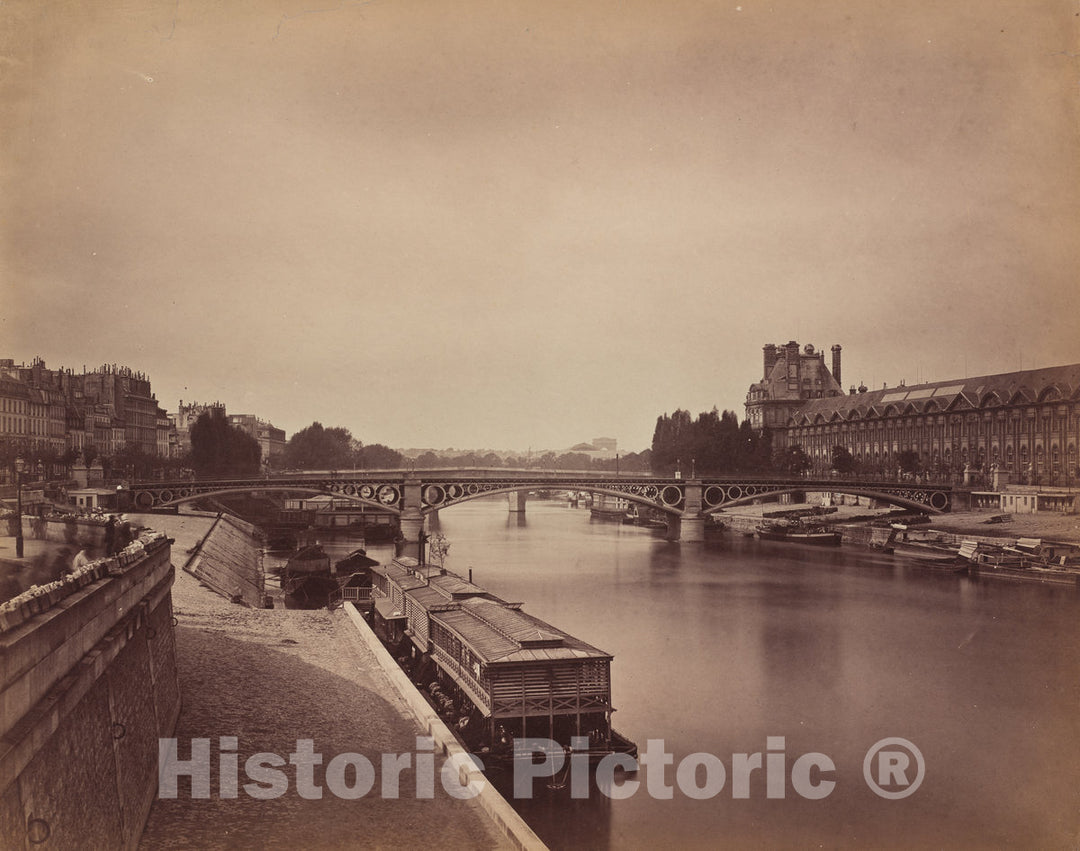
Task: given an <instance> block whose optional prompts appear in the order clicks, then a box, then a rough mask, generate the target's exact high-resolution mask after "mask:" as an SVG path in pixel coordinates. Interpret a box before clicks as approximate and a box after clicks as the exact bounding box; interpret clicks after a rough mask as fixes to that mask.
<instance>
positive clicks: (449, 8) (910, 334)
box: [0, 0, 1080, 451]
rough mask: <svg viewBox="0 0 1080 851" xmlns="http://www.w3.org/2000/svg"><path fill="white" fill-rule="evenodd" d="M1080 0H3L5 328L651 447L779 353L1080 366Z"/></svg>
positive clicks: (237, 391)
mask: <svg viewBox="0 0 1080 851" xmlns="http://www.w3.org/2000/svg"><path fill="white" fill-rule="evenodd" d="M1078 31H1080V4H1078V3H1077V2H1060V0H1048V1H1047V2H1040V0H1031V2H1016V0H1011V2H995V0H920V2H904V1H903V0H899V2H897V1H896V0H894V2H890V3H867V2H866V1H865V0H850V2H843V0H839V1H834V0H813V2H811V0H791V1H790V2H784V0H781V1H780V2H755V1H754V0H741V5H740V4H739V1H738V0H737V1H736V2H670V0H663V2H661V0H655V2H637V3H635V2H618V3H616V2H581V0H575V1H574V2H558V0H545V2H531V0H526V2H510V3H508V2H505V0H504V2H490V3H484V2H471V0H465V2H453V3H450V2H447V3H437V2H396V1H395V0H374V1H373V2H367V3H361V2H348V0H344V2H338V3H335V2H334V0H321V2H320V0H308V2H302V0H297V2H292V1H291V0H249V2H209V0H194V2H191V1H190V0H167V1H166V0H162V2H148V0H124V2H120V0H96V2H92V3H91V2H52V3H50V2H42V0H14V2H12V1H11V0H8V2H5V3H3V5H2V6H0V40H2V44H0V47H2V50H0V81H2V82H0V86H2V89H0V116H2V121H3V132H2V134H0V136H2V141H0V146H2V147H0V155H2V160H0V166H2V172H0V180H2V186H0V214H2V225H0V227H2V236H3V243H2V246H3V247H2V254H0V262H2V266H0V269H2V274H3V279H2V289H0V298H2V303H0V314H2V317H0V343H2V345H0V356H9V357H14V358H15V359H16V360H17V361H29V360H30V359H31V358H32V357H34V356H35V355H41V356H42V357H44V358H45V360H46V362H47V364H48V365H49V366H61V365H63V366H69V367H75V368H76V369H81V368H82V366H83V365H84V364H85V365H87V366H88V367H93V366H97V365H99V364H101V363H106V362H108V363H119V364H126V365H129V366H131V367H132V368H134V369H138V370H142V371H144V372H147V373H148V374H149V375H150V377H151V379H152V382H153V387H154V390H155V393H156V395H157V397H158V399H159V401H160V402H161V403H162V404H163V406H164V407H166V408H167V409H169V410H175V409H176V407H177V403H178V400H180V399H184V400H185V401H213V400H220V401H222V402H225V403H226V405H227V406H228V409H229V410H230V411H231V412H234V413H255V414H258V415H260V416H262V417H265V418H268V419H270V420H272V421H273V422H274V423H275V424H277V425H279V426H281V427H283V428H285V429H286V430H287V431H288V432H289V433H290V434H291V433H292V432H293V431H295V430H298V429H299V428H302V427H304V426H305V425H308V424H310V423H311V422H312V421H313V420H316V419H317V420H319V421H321V422H322V423H323V424H325V425H340V426H345V427H347V428H349V429H351V430H352V432H353V434H354V435H355V436H357V437H358V438H360V439H361V440H363V441H364V442H382V443H388V444H390V445H393V446H434V447H440V448H443V447H450V446H453V447H466V448H481V447H487V448H520V449H526V448H528V447H530V446H531V447H533V448H539V447H546V448H565V447H567V446H570V445H571V444H573V443H576V442H579V441H582V440H589V439H591V438H593V437H598V436H611V437H616V438H618V440H619V446H620V448H621V449H623V450H625V451H630V450H638V449H642V448H645V447H646V446H648V444H649V443H650V441H651V437H652V430H653V426H654V424H655V421H656V417H657V416H658V415H659V414H661V413H664V412H670V411H672V410H674V409H675V408H677V407H682V408H688V409H690V410H691V411H692V412H694V413H697V412H699V411H702V410H708V409H711V408H712V407H713V406H714V405H715V406H718V407H720V408H722V409H723V408H729V409H734V410H736V411H737V412H738V413H739V416H740V418H741V417H742V415H743V412H744V411H743V401H744V398H745V394H746V390H747V387H748V386H749V385H750V384H751V383H752V382H754V381H756V380H758V379H760V377H761V368H762V367H761V347H762V345H763V344H765V343H768V342H775V343H782V342H786V341H787V340H790V339H796V340H798V341H799V342H800V343H801V344H804V343H813V344H814V345H815V346H817V347H819V348H825V349H826V350H828V348H829V347H830V346H831V345H832V344H833V343H840V344H842V345H843V347H844V366H843V376H842V377H843V382H844V384H845V386H846V385H848V384H850V383H852V382H859V381H864V382H866V383H867V384H868V385H870V386H871V387H880V386H881V385H882V384H883V383H885V382H888V384H890V385H894V384H897V383H898V382H899V381H900V380H901V379H906V380H907V383H908V384H912V383H915V382H916V381H918V380H945V379H948V378H952V377H956V376H963V375H965V374H967V375H976V374H981V373H991V372H1001V371H1011V370H1015V369H1018V368H1020V367H1021V365H1022V366H1023V367H1025V368H1026V367H1035V366H1050V365H1055V364H1060V363H1072V362H1076V361H1080V288H1078V285H1077V284H1078V282H1077V270H1078V269H1080V143H1078V128H1080V110H1078V108H1077V96H1078V94H1080V87H1078V82H1077V81H1078V78H1080V61H1078V54H1080V45H1078V40H1077V34H1078Z"/></svg>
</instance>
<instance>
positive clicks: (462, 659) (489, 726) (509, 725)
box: [370, 557, 637, 758]
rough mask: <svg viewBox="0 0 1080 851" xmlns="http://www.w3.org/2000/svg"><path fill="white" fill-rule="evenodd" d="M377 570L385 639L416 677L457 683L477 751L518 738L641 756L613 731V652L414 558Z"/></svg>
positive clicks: (377, 605) (377, 616) (375, 595)
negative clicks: (577, 742)
mask: <svg viewBox="0 0 1080 851" xmlns="http://www.w3.org/2000/svg"><path fill="white" fill-rule="evenodd" d="M370 571H371V575H372V623H373V626H374V628H375V630H376V632H377V634H379V636H380V637H381V638H382V639H383V641H384V642H385V643H386V644H388V645H389V646H390V647H391V648H392V649H394V652H395V653H397V654H398V656H399V657H401V656H402V655H404V654H408V655H409V656H410V657H411V661H413V662H414V663H415V664H414V665H413V670H414V671H422V670H424V668H425V666H427V663H428V662H430V663H433V664H434V666H435V668H436V669H437V674H438V679H439V680H440V681H442V684H443V687H444V688H445V687H446V686H448V685H449V684H451V683H452V688H453V690H454V691H455V698H456V700H453V701H450V700H448V701H447V703H451V704H454V705H455V707H456V712H457V713H458V714H459V716H460V717H459V718H458V719H457V720H458V726H459V728H461V729H463V728H464V726H469V725H470V724H471V725H472V727H473V729H471V730H469V733H470V735H469V736H467V737H465V738H467V739H469V743H470V745H480V744H483V745H486V746H487V747H488V748H490V749H492V750H496V751H497V750H499V749H500V748H503V749H509V748H510V747H512V744H513V739H514V738H516V737H518V736H530V737H538V738H547V739H551V740H554V741H556V742H559V743H561V744H563V745H569V744H570V740H571V737H573V736H588V738H589V751H590V757H593V758H598V757H600V756H603V755H605V754H607V753H611V752H614V751H618V752H622V753H630V754H636V750H637V749H636V747H635V746H634V744H633V743H632V742H630V741H629V740H627V739H625V738H623V737H622V736H620V735H619V734H618V733H616V732H614V731H613V730H612V728H611V713H612V712H613V711H614V708H613V707H612V705H611V660H612V656H611V654H609V653H605V652H603V651H602V650H598V649H597V648H595V647H593V646H592V645H589V644H586V643H585V642H584V641H582V640H580V639H578V638H575V637H574V636H572V635H569V634H567V633H565V632H563V631H562V630H560V629H557V628H556V627H554V626H552V625H551V624H548V623H545V622H544V621H542V620H540V619H539V618H536V617H533V616H532V615H529V614H526V613H525V612H523V611H521V604H520V603H508V602H506V601H505V600H501V599H499V598H498V597H496V596H495V595H494V594H491V593H489V592H487V591H486V590H484V589H483V588H481V587H479V586H477V585H474V584H473V583H472V582H469V581H467V580H465V579H463V578H462V577H460V576H457V575H456V574H453V573H448V572H446V571H444V570H442V569H440V568H438V567H434V566H430V565H420V564H418V563H417V561H416V560H415V559H413V558H407V557H406V558H396V559H394V561H393V562H392V563H391V564H389V565H377V566H374V567H372V568H370ZM414 678H416V677H415V675H414ZM466 703H467V704H468V705H465V704H466ZM447 709H449V707H447ZM466 718H468V719H469V720H468V721H465V719H466ZM474 719H475V723H473V720H474ZM481 725H482V728H481V729H479V730H477V729H475V728H476V727H477V726H481Z"/></svg>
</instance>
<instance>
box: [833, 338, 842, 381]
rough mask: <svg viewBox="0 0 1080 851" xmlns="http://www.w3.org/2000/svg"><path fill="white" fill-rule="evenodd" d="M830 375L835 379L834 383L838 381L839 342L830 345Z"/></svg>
mask: <svg viewBox="0 0 1080 851" xmlns="http://www.w3.org/2000/svg"><path fill="white" fill-rule="evenodd" d="M832 377H833V378H835V379H836V383H837V384H839V383H840V344H839V343H837V344H836V345H834V346H833V347H832Z"/></svg>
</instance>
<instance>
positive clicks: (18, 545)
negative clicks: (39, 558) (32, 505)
mask: <svg viewBox="0 0 1080 851" xmlns="http://www.w3.org/2000/svg"><path fill="white" fill-rule="evenodd" d="M25 469H26V462H25V461H23V458H22V456H21V455H19V456H18V457H17V458H16V459H15V556H16V558H22V557H23V535H22V474H23V470H25Z"/></svg>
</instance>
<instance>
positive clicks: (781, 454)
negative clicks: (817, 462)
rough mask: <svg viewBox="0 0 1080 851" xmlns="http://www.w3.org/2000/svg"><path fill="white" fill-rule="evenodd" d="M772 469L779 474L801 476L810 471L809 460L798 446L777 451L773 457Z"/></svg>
mask: <svg viewBox="0 0 1080 851" xmlns="http://www.w3.org/2000/svg"><path fill="white" fill-rule="evenodd" d="M773 467H774V468H775V469H776V470H778V471H779V472H781V473H786V474H788V475H791V476H801V475H802V474H803V473H805V472H806V471H807V470H809V469H810V459H809V458H808V457H807V455H806V453H805V452H804V451H803V448H802V447H801V446H799V444H797V443H796V444H795V445H794V446H788V447H786V448H785V449H780V450H777V451H776V453H775V454H774V455H773Z"/></svg>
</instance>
